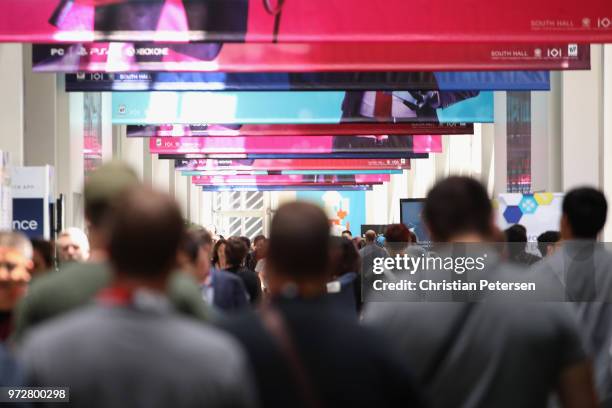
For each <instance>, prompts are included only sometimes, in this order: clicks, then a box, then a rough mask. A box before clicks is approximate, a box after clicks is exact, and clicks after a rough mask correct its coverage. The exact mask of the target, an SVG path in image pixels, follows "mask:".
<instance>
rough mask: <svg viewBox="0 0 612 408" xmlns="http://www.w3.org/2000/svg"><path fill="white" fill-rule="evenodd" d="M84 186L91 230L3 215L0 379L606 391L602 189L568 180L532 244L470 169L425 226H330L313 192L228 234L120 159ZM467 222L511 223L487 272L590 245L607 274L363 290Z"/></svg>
mask: <svg viewBox="0 0 612 408" xmlns="http://www.w3.org/2000/svg"><path fill="white" fill-rule="evenodd" d="M83 193H84V197H85V217H86V220H87V233H85V232H83V231H82V230H80V229H77V228H69V229H67V230H66V231H64V232H62V233H61V234H60V235H59V236H58V238H57V240H56V241H55V242H53V243H51V242H47V241H43V240H32V241H30V240H28V239H27V238H26V237H24V236H23V235H21V234H20V233H17V232H11V231H6V232H0V341H1V343H0V384H1V385H14V386H37V387H46V386H65V387H69V388H70V400H71V406H76V407H119V406H121V407H123V406H125V407H147V408H148V407H167V406H175V407H192V406H193V407H195V406H206V407H215V406H223V407H229V406H231V407H242V406H245V407H246V406H249V407H250V406H261V407H283V408H285V407H313V408H314V407H341V406H352V407H366V406H367V407H374V406H400V405H401V406H432V407H512V408H515V407H538V406H548V405H551V404H552V405H557V406H562V407H581V408H582V407H594V406H612V358H611V347H612V309H609V307H608V303H607V302H594V301H593V300H595V299H596V295H597V294H598V293H601V292H602V291H608V290H610V292H609V293H612V254H611V253H609V252H608V251H607V250H606V249H605V247H603V246H598V247H594V246H593V244H594V243H595V242H596V241H597V238H598V236H599V234H600V233H601V231H602V229H603V227H604V225H605V222H606V215H607V212H608V208H607V202H606V199H605V197H604V195H603V194H602V193H601V192H600V191H598V190H596V189H592V188H587V187H585V188H579V189H575V190H572V191H570V192H568V193H567V194H566V196H565V198H564V202H563V216H562V219H561V222H560V225H561V227H560V230H559V231H549V232H546V233H544V234H542V235H540V236H539V237H538V242H537V244H536V245H531V244H530V243H528V239H527V230H526V228H525V227H524V226H522V225H514V226H512V227H510V228H508V229H507V230H505V231H499V230H498V229H497V227H496V226H495V223H494V211H493V208H492V204H491V201H490V198H489V196H488V194H487V192H486V190H485V188H484V187H483V186H482V185H481V184H480V183H479V182H477V181H475V180H473V179H470V178H465V177H450V178H447V179H445V180H443V181H440V182H439V183H437V184H436V185H435V186H434V187H433V188H432V189H431V190H430V192H429V193H428V196H427V199H426V201H425V204H424V209H423V214H422V216H423V220H424V222H425V224H426V225H427V229H428V231H429V233H430V236H431V239H432V242H431V243H422V242H417V240H416V236H415V234H414V233H413V232H412V231H410V230H409V229H408V228H407V227H406V226H405V225H403V224H393V225H389V226H388V227H387V230H386V232H385V233H384V234H380V235H379V234H377V233H376V232H375V231H372V230H370V231H367V232H365V234H364V235H363V236H353V234H352V233H351V231H344V232H343V233H342V236H340V237H334V236H331V235H330V225H329V221H328V219H327V217H326V215H325V214H324V212H323V211H322V210H321V209H320V208H318V207H316V206H314V205H312V204H307V203H302V202H294V203H289V204H285V205H283V206H281V207H280V208H279V209H278V210H277V211H276V212H275V214H274V217H273V219H272V222H271V225H270V228H269V237H266V236H263V235H258V236H256V237H254V238H253V239H252V240H251V239H249V238H247V237H223V236H219V235H217V234H216V233H215V231H209V230H207V229H205V228H202V227H197V226H188V225H187V224H186V223H185V221H184V219H183V217H182V215H181V212H180V210H179V208H178V206H177V204H176V203H175V202H174V201H173V199H172V198H171V197H169V196H167V195H165V194H162V193H160V192H157V191H154V190H152V189H150V188H149V187H146V186H144V185H142V184H141V183H140V182H139V180H138V178H137V176H136V174H135V173H134V172H133V171H132V170H131V169H130V168H129V167H127V166H126V165H124V164H122V163H117V162H113V163H109V164H106V165H104V166H102V167H101V168H100V169H98V170H97V171H95V172H94V173H92V175H91V176H90V177H89V178H88V180H87V181H86V184H85V186H84V191H83ZM453 242H455V243H493V242H495V243H499V242H507V243H512V245H507V246H506V247H505V249H504V250H503V251H501V252H500V256H499V258H498V259H496V260H495V262H494V264H493V265H492V266H491V267H490V268H491V270H490V273H491V274H495V273H504V274H518V275H520V274H527V273H537V274H541V275H544V274H550V275H551V276H559V274H564V273H566V272H567V268H566V266H565V264H564V262H563V260H564V259H566V257H567V251H572V250H575V248H576V245H579V246H580V248H584V246H586V245H590V247H589V248H591V253H590V254H591V255H592V256H591V258H589V259H590V264H589V267H592V268H593V269H597V270H601V271H603V273H602V274H599V275H598V276H604V278H602V279H599V278H598V279H597V280H596V281H595V282H594V281H593V280H592V279H591V280H589V279H587V278H583V276H582V275H581V272H580V270H579V271H573V272H572V273H573V275H572V277H571V279H561V281H562V282H564V283H567V282H569V283H571V285H572V287H571V288H569V289H571V290H570V291H568V293H571V294H572V296H571V298H568V299H565V300H570V301H571V302H524V303H517V302H514V303H487V302H486V300H485V301H483V302H477V303H476V302H471V303H461V302H455V303H447V302H445V303H424V302H420V303H415V302H368V293H367V290H365V289H364V285H362V282H364V281H367V278H368V274H371V271H370V270H369V268H368V265H371V264H372V260H373V259H374V258H379V257H388V256H395V255H397V254H409V255H414V256H418V255H420V254H423V253H426V252H427V251H428V250H429V246H430V245H433V244H435V243H453ZM581 245H582V246H581ZM608 272H609V273H608ZM584 275H585V276H586V275H588V274H587V273H584ZM594 296H595V297H594Z"/></svg>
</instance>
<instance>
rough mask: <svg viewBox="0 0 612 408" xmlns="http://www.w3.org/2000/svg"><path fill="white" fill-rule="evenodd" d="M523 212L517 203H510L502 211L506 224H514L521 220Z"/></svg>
mask: <svg viewBox="0 0 612 408" xmlns="http://www.w3.org/2000/svg"><path fill="white" fill-rule="evenodd" d="M522 216H523V212H522V211H521V209H520V208H519V206H518V205H511V206H508V207H507V208H506V210H505V211H504V219H505V220H506V222H507V223H508V224H516V223H518V222H519V221H520V220H521V217H522Z"/></svg>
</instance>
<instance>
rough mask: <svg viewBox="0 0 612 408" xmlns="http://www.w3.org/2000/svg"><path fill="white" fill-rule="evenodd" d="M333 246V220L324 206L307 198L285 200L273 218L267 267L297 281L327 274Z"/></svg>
mask: <svg viewBox="0 0 612 408" xmlns="http://www.w3.org/2000/svg"><path fill="white" fill-rule="evenodd" d="M329 247H330V227H329V220H328V218H327V216H326V215H325V212H323V210H322V209H321V208H319V207H317V206H315V205H314V204H310V203H306V202H292V203H288V204H284V205H282V206H281V207H280V208H279V209H278V210H277V212H276V214H275V216H274V218H273V219H272V223H271V226H270V238H269V246H268V258H267V264H266V267H267V268H268V269H269V270H270V272H271V274H279V275H283V276H285V277H287V278H290V279H293V280H296V281H299V280H308V279H309V278H316V279H318V278H321V277H325V276H327V274H328V272H329Z"/></svg>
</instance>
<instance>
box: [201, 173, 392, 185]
mask: <svg viewBox="0 0 612 408" xmlns="http://www.w3.org/2000/svg"><path fill="white" fill-rule="evenodd" d="M390 180H391V176H390V175H388V174H358V175H354V176H302V175H283V176H193V177H192V178H191V181H192V183H193V184H195V185H237V186H244V185H294V184H300V185H301V184H306V185H309V184H321V185H325V184H337V185H353V184H374V183H385V182H388V181H390Z"/></svg>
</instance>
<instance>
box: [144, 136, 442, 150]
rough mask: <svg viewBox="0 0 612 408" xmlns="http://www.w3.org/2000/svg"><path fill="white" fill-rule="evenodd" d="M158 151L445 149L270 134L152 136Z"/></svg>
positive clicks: (392, 139)
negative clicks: (265, 135) (261, 135)
mask: <svg viewBox="0 0 612 408" xmlns="http://www.w3.org/2000/svg"><path fill="white" fill-rule="evenodd" d="M149 148H150V151H151V153H155V154H175V153H183V154H194V153H207V154H229V153H236V154H257V153H270V154H272V153H276V154H283V153H341V152H358V151H365V152H376V151H405V152H412V153H440V152H442V138H441V136H427V135H420V136H342V137H336V136H308V137H300V136H269V137H249V136H237V137H212V136H207V137H153V138H151V139H149Z"/></svg>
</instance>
